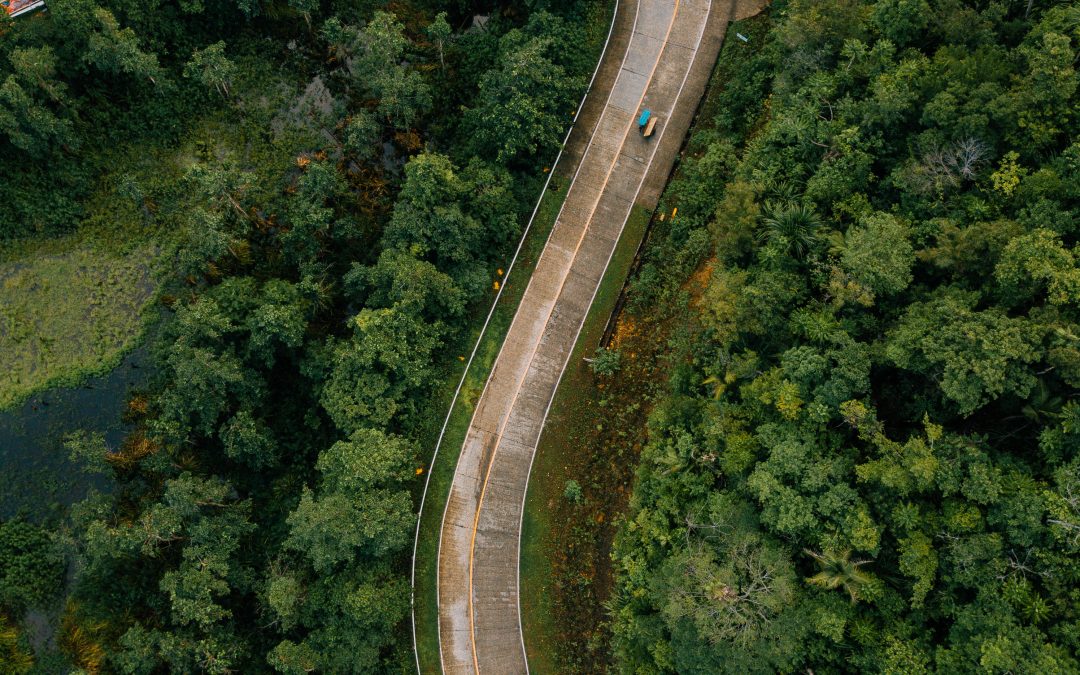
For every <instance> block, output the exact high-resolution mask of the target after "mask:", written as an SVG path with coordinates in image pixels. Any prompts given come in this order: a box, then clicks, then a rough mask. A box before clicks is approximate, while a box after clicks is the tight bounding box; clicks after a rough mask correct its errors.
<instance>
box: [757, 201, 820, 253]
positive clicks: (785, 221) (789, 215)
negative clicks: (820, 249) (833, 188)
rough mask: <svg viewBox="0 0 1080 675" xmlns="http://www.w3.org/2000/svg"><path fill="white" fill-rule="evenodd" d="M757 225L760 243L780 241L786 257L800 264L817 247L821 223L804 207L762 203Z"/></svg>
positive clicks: (804, 205)
mask: <svg viewBox="0 0 1080 675" xmlns="http://www.w3.org/2000/svg"><path fill="white" fill-rule="evenodd" d="M761 224H762V225H763V228H762V230H761V232H760V233H759V234H758V239H759V240H760V241H763V242H769V243H771V242H772V241H774V240H777V239H780V238H782V240H783V242H784V243H785V244H786V248H785V250H786V252H787V254H788V255H790V256H791V257H793V258H795V259H796V260H803V259H804V258H805V257H806V255H807V254H808V253H809V252H810V249H811V248H813V246H814V244H815V243H817V240H818V229H819V228H820V227H821V219H820V218H818V215H817V214H816V213H814V209H812V208H810V207H809V206H807V205H806V204H802V203H792V202H783V203H780V204H777V203H776V202H772V201H769V202H766V203H765V209H764V215H763V217H762V220H761Z"/></svg>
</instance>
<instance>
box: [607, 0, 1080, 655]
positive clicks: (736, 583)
mask: <svg viewBox="0 0 1080 675" xmlns="http://www.w3.org/2000/svg"><path fill="white" fill-rule="evenodd" d="M769 23H770V26H771V27H770V29H769V31H768V35H767V36H764V39H763V40H762V41H760V42H759V43H752V44H750V45H746V46H745V48H744V49H743V52H742V53H743V54H744V56H743V57H742V58H743V61H742V63H741V64H740V67H739V68H737V69H731V73H732V75H731V77H730V78H729V80H728V81H726V82H724V83H722V86H723V91H722V92H721V93H720V95H719V106H718V107H717V109H716V110H715V111H714V116H715V118H714V119H710V120H708V121H709V123H710V124H711V125H712V126H711V128H710V129H709V130H708V131H707V132H706V134H705V140H704V141H703V142H702V143H700V144H699V145H698V146H697V147H692V148H691V152H690V153H689V155H688V157H687V159H686V161H685V162H684V163H683V165H682V167H681V169H680V176H679V178H678V179H677V180H676V181H675V182H674V183H673V184H672V185H671V186H670V188H669V190H668V192H667V194H666V196H665V198H664V199H665V209H666V210H667V211H670V210H671V207H673V206H678V208H679V211H678V216H677V217H676V218H674V219H670V220H668V222H666V223H658V224H657V232H656V233H654V237H653V239H654V243H653V244H652V245H651V246H650V250H649V253H648V254H647V259H646V262H645V264H644V266H643V268H642V269H641V271H640V273H639V274H638V276H637V278H636V280H635V281H634V282H633V284H632V286H631V289H630V301H631V303H632V305H636V306H645V307H654V308H660V309H658V311H668V312H669V313H670V316H671V317H672V319H671V320H672V321H674V322H676V323H677V324H678V326H677V328H675V329H673V330H672V331H671V333H670V335H671V337H670V342H669V344H668V345H667V352H668V360H667V361H666V363H667V364H668V365H667V377H668V385H667V388H666V393H664V394H663V395H662V396H661V397H660V400H659V401H658V402H656V405H655V407H654V408H653V410H652V412H651V415H650V416H649V422H648V443H647V444H646V446H645V447H644V449H643V451H642V454H641V463H640V466H639V467H638V472H637V476H636V480H635V484H634V491H633V497H632V500H631V503H630V508H629V513H628V514H627V515H626V518H625V520H624V521H623V523H622V525H621V528H620V532H619V535H618V539H617V541H616V550H615V552H614V554H613V556H614V560H615V565H616V581H617V588H616V590H615V593H614V597H613V598H612V599H611V601H610V602H609V609H610V611H611V621H612V632H613V636H614V637H613V640H614V651H615V657H616V662H617V664H618V666H617V667H618V669H619V670H621V671H623V672H635V673H653V672H684V673H715V672H735V673H748V672H762V673H772V672H805V673H812V672H817V673H821V672H886V673H905V674H911V673H930V672H939V673H964V672H987V673H1075V672H1078V671H1080V564H1078V553H1080V456H1078V455H1077V450H1078V448H1080V436H1078V434H1080V404H1078V402H1077V401H1076V400H1075V393H1076V390H1077V387H1078V386H1080V323H1078V322H1080V313H1078V312H1080V310H1078V308H1080V267H1078V265H1077V257H1076V252H1075V246H1076V242H1077V237H1078V236H1080V220H1078V216H1080V211H1078V207H1080V144H1077V143H1076V139H1077V138H1078V137H1080V119H1078V116H1077V111H1078V103H1080V97H1078V94H1077V85H1078V79H1077V72H1076V69H1075V68H1076V62H1077V56H1078V49H1080V7H1078V6H1077V5H1076V4H1075V3H1057V2H1054V3H1050V2H1040V1H1038V0H1033V1H1032V2H997V1H991V2H984V1H975V2H970V1H964V0H878V1H877V2H873V3H870V2H857V1H855V0H792V1H791V2H776V3H774V4H773V6H772V8H771V11H770V17H769ZM725 54H728V50H727V49H726V50H725ZM662 308H669V309H667V310H664V309H662Z"/></svg>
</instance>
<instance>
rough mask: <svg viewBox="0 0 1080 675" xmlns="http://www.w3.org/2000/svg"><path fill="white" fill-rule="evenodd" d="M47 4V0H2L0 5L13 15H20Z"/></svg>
mask: <svg viewBox="0 0 1080 675" xmlns="http://www.w3.org/2000/svg"><path fill="white" fill-rule="evenodd" d="M44 6H45V0H0V7H3V8H4V11H5V12H7V13H8V14H10V15H11V16H19V15H20V14H26V13H27V12H32V11H34V10H35V9H40V8H41V7H44Z"/></svg>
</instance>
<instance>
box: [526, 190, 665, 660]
mask: <svg viewBox="0 0 1080 675" xmlns="http://www.w3.org/2000/svg"><path fill="white" fill-rule="evenodd" d="M649 218H650V214H649V212H648V211H646V210H645V209H643V208H641V207H637V206H635V207H634V210H633V211H631V213H630V217H629V219H628V220H627V222H626V227H625V228H624V230H623V233H622V236H621V237H620V238H619V241H618V243H617V244H616V245H615V251H614V253H613V254H612V257H611V261H610V263H609V264H608V268H607V270H606V271H605V272H604V278H603V279H602V280H601V281H600V288H599V289H598V290H597V293H596V298H595V299H594V301H593V304H592V306H591V307H590V309H589V313H588V315H587V316H586V318H585V324H584V326H583V327H582V329H581V334H580V335H578V340H577V343H576V344H575V345H574V351H573V353H572V354H571V355H570V362H569V363H568V364H567V367H566V370H565V372H564V373H563V376H562V379H561V380H560V382H559V386H558V389H557V391H556V394H555V401H554V402H553V404H552V408H551V414H550V415H549V417H548V424H546V425H545V428H544V431H543V433H542V435H541V437H540V445H539V447H538V449H537V453H536V458H535V460H534V464H533V470H532V474H531V475H530V477H529V487H528V492H527V494H526V498H525V514H524V522H523V525H522V528H523V529H522V534H521V560H520V583H521V589H520V594H521V595H520V599H521V614H522V627H523V629H524V633H525V648H526V654H527V657H528V660H529V670H530V672H533V673H556V672H560V669H559V667H558V665H557V663H556V660H555V656H556V652H557V649H556V644H557V640H558V637H557V636H558V627H557V625H556V621H555V616H554V612H553V607H552V604H551V602H552V595H551V592H550V589H551V586H552V583H553V582H554V579H553V570H552V566H551V559H552V558H551V551H550V542H551V536H550V535H551V533H552V532H553V531H554V529H555V528H562V527H566V526H567V525H568V524H567V523H561V522H558V523H557V522H554V518H553V516H554V515H555V510H554V509H552V508H551V505H552V504H555V503H556V502H557V500H559V499H562V498H563V489H564V487H565V479H564V478H562V476H563V472H562V471H561V469H562V468H563V467H564V466H565V465H566V464H568V463H570V457H571V456H572V455H574V454H576V453H577V452H579V450H580V449H579V448H577V447H575V446H573V445H571V444H570V443H567V442H566V441H567V439H568V435H567V434H566V428H565V427H564V426H563V424H562V423H561V422H560V423H558V424H553V423H552V422H553V421H555V420H567V421H571V422H572V420H573V419H574V417H575V411H580V410H582V409H585V408H587V407H588V406H589V402H590V401H591V400H592V399H593V398H594V396H595V391H596V385H595V378H594V376H593V374H592V371H591V370H590V369H589V367H588V364H586V363H585V361H584V359H585V358H587V357H591V356H592V355H593V353H594V352H595V351H596V348H597V347H598V346H599V343H600V339H601V337H602V336H603V333H604V328H605V327H606V326H607V322H608V318H609V317H610V316H611V313H612V311H613V310H614V309H615V304H616V303H617V302H618V299H619V294H620V293H621V291H622V288H623V283H624V282H625V280H626V277H627V275H628V274H629V273H630V268H631V266H632V265H633V262H634V256H635V254H636V252H637V249H638V246H639V245H640V243H641V239H642V237H643V236H644V234H645V230H646V227H647V226H648V224H649Z"/></svg>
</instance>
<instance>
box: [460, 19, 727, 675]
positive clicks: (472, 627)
mask: <svg viewBox="0 0 1080 675" xmlns="http://www.w3.org/2000/svg"><path fill="white" fill-rule="evenodd" d="M680 3H681V0H675V7H674V8H673V10H672V13H671V20H670V22H669V23H668V27H667V31H666V32H665V34H664V40H663V43H662V45H661V47H660V53H659V54H658V55H657V57H656V61H655V62H654V63H653V65H652V69H651V70H650V71H649V77H648V79H647V80H646V81H645V87H644V88H643V89H642V92H641V97H640V98H639V99H638V103H637V106H636V107H635V110H637V109H640V108H641V104H642V103H643V102H644V101H645V95H646V94H647V93H648V91H649V86H650V85H651V84H652V80H653V77H654V76H655V75H656V69H657V67H658V66H659V65H660V60H661V58H663V55H664V52H665V51H666V50H667V46H668V38H670V37H671V30H672V28H673V27H674V26H675V19H676V17H677V16H678V14H679V5H680ZM710 6H711V3H710ZM631 40H633V36H631ZM628 49H629V47H628ZM691 65H693V62H691ZM620 71H621V68H620ZM615 86H618V78H617V77H616V81H615V85H613V86H612V91H614V88H615ZM610 100H611V95H610V94H609V95H608V101H607V102H605V105H604V107H605V108H607V105H608V102H610ZM671 108H672V110H674V109H675V102H673V103H672V106H671ZM602 117H603V113H601V119H602ZM599 124H600V123H599V121H597V129H598V128H599ZM633 128H634V113H633V112H632V113H631V114H630V125H629V126H628V127H627V130H626V133H625V134H623V142H622V144H621V145H620V146H619V152H616V153H615V157H614V159H613V160H612V162H611V166H609V167H608V171H607V175H606V176H604V182H603V183H602V187H601V189H600V190H599V192H598V195H597V197H596V201H595V202H594V203H593V206H592V209H591V210H590V211H589V217H588V218H587V219H586V220H585V228H584V229H583V230H582V233H581V237H579V238H578V242H577V245H576V246H575V247H574V255H573V256H572V257H571V258H570V266H569V267H567V271H566V274H564V275H563V278H562V282H561V283H560V284H559V291H558V293H556V294H555V302H554V303H552V305H551V309H549V310H548V315H547V318H546V319H545V320H544V326H545V328H546V327H547V325H548V322H549V321H550V320H551V316H552V314H553V313H554V312H555V306H556V305H557V304H558V300H559V297H560V296H561V295H562V291H563V289H564V288H565V287H566V280H567V279H568V278H569V277H570V271H571V269H572V268H573V261H574V260H576V259H577V255H578V252H579V251H580V250H581V245H582V244H583V243H584V241H585V235H586V234H588V231H589V224H590V223H592V219H593V216H594V215H596V209H597V208H598V207H599V206H600V200H601V199H602V198H603V196H604V190H606V189H607V184H608V181H610V180H611V174H612V173H613V172H614V171H615V165H616V164H617V163H618V161H619V155H620V154H621V153H622V149H623V148H624V147H626V139H627V138H628V137H629V136H630V133H631V132H632V131H633ZM594 133H595V130H594ZM586 152H588V150H586ZM652 154H653V156H655V154H656V148H655V146H654V148H653V153H652ZM584 161H585V158H584V157H582V162H584ZM651 165H652V159H650V160H649V166H651ZM649 166H646V168H645V172H646V173H648V170H649ZM639 189H640V186H639ZM567 197H569V190H567ZM632 207H633V204H631V208H632ZM598 283H599V282H598ZM522 300H524V297H523V298H522ZM543 335H544V332H543V331H541V333H540V340H537V341H536V344H535V346H534V347H533V351H532V354H531V355H530V357H529V359H528V360H527V361H526V367H525V370H524V372H523V373H522V375H521V377H520V378H519V379H518V383H517V387H516V388H515V390H514V398H513V399H512V400H511V402H510V406H509V407H508V408H507V409H506V410H507V413H506V417H505V419H504V420H503V421H502V423H501V424H500V425H499V429H498V431H497V432H496V434H495V445H494V446H493V448H492V452H491V457H490V458H489V459H488V466H487V470H486V471H485V472H484V478H483V484H482V486H481V489H480V498H479V500H478V502H477V505H476V513H475V515H474V516H473V526H472V533H471V536H470V540H469V595H468V600H469V643H470V647H471V649H472V655H473V668H474V669H475V670H476V672H477V674H479V673H480V663H479V659H478V657H477V655H476V624H475V609H474V607H473V568H474V560H475V552H476V531H477V529H478V528H479V526H480V511H481V510H482V508H483V506H484V496H485V495H486V494H487V486H488V479H489V477H490V476H491V467H492V466H494V463H495V455H497V454H498V452H499V445H501V442H502V437H503V432H504V430H505V429H506V425H507V423H508V422H509V421H510V415H511V414H512V412H513V410H514V405H515V404H516V403H517V400H518V398H519V397H520V395H521V387H522V385H523V384H524V383H525V378H526V377H527V376H528V373H529V368H528V364H531V363H532V362H533V359H535V358H536V352H537V351H538V350H539V349H540V341H541V340H542V339H543ZM481 396H482V394H481ZM518 592H519V595H520V589H518ZM519 602H520V598H519Z"/></svg>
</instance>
